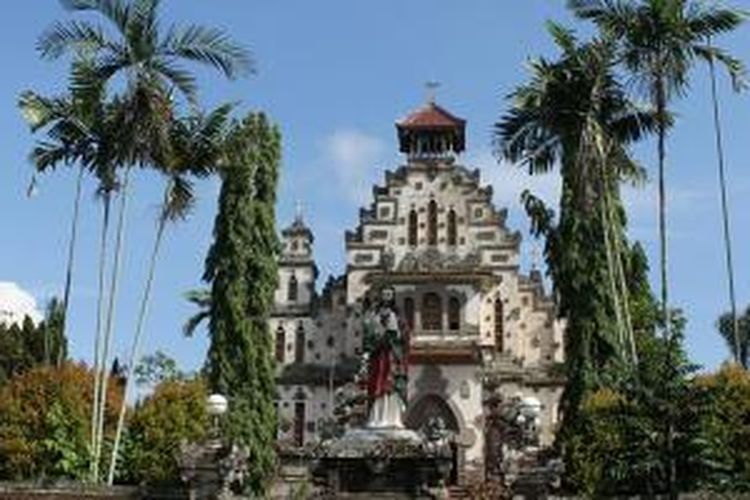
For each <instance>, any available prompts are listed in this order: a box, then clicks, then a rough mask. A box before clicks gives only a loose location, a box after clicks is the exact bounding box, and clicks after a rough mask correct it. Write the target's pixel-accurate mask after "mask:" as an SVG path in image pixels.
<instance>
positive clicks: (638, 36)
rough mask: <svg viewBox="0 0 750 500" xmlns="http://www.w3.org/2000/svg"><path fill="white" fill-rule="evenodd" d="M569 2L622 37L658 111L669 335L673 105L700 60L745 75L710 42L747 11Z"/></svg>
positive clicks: (667, 2)
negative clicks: (668, 181)
mask: <svg viewBox="0 0 750 500" xmlns="http://www.w3.org/2000/svg"><path fill="white" fill-rule="evenodd" d="M568 5H569V7H570V8H571V9H572V10H573V11H574V12H575V14H576V15H577V16H578V17H580V18H583V19H590V20H592V21H594V22H595V23H596V24H597V26H598V27H599V28H600V30H601V31H602V32H603V33H606V34H607V36H609V37H611V38H612V39H613V40H618V41H619V44H620V51H621V54H620V57H621V60H622V63H623V64H624V66H625V68H626V69H627V70H628V72H629V73H630V75H631V76H632V78H633V80H634V82H635V83H636V84H637V86H638V88H639V90H641V91H642V92H643V94H645V96H646V97H647V98H648V99H649V101H650V102H651V103H652V105H653V106H654V108H655V111H656V113H657V136H658V142H657V155H658V164H659V186H658V200H659V242H660V255H659V258H660V282H661V306H662V321H663V323H664V332H665V337H666V338H669V337H670V335H669V330H670V324H669V323H670V322H669V318H668V314H669V312H668V311H669V301H668V299H669V294H668V276H667V254H668V252H667V201H666V175H665V174H666V172H665V166H666V165H665V163H666V154H667V150H666V140H667V131H668V129H669V124H670V118H669V113H668V108H669V104H670V102H671V101H672V100H673V99H674V98H675V97H680V96H682V95H684V94H685V93H686V91H687V87H688V82H689V73H690V70H691V69H692V67H693V65H694V63H695V61H696V59H699V58H700V59H704V60H707V61H709V62H710V61H713V60H714V59H715V60H717V61H719V62H721V63H722V64H723V65H724V66H725V67H726V69H727V70H728V71H729V74H730V75H731V76H732V78H733V79H737V78H739V77H740V76H741V73H742V67H741V65H738V64H737V61H736V60H735V59H734V58H732V57H731V56H729V55H728V54H727V53H726V52H725V51H724V50H722V49H720V48H716V47H712V46H710V45H709V44H708V43H707V42H708V39H709V38H711V37H713V36H716V35H719V34H723V33H727V32H730V31H733V30H734V29H736V28H737V27H738V26H739V25H740V24H741V22H742V14H741V13H740V12H739V11H737V10H733V9H725V8H721V7H717V6H715V5H708V4H706V3H702V2H696V1H692V0H638V1H627V0H568Z"/></svg>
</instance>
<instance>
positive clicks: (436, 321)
mask: <svg viewBox="0 0 750 500" xmlns="http://www.w3.org/2000/svg"><path fill="white" fill-rule="evenodd" d="M422 329H423V330H442V329H443V301H442V299H441V298H440V295H438V294H436V293H432V292H430V293H426V294H424V297H422Z"/></svg>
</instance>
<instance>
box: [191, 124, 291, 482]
mask: <svg viewBox="0 0 750 500" xmlns="http://www.w3.org/2000/svg"><path fill="white" fill-rule="evenodd" d="M225 155H226V158H225V165H224V166H223V169H222V187H221V192H220V194H219V209H218V214H217V216H216V221H215V223H214V242H213V245H212V246H211V249H210V250H209V253H208V256H207V258H206V269H205V274H204V279H205V280H206V281H207V282H208V283H210V285H211V299H210V318H209V327H208V330H209V336H210V346H209V349H208V358H207V360H206V375H207V378H208V383H209V388H210V389H211V390H212V391H217V392H219V393H222V394H225V395H227V396H228V398H229V404H230V407H229V408H230V409H229V414H228V418H227V419H226V422H225V424H226V428H227V430H228V431H229V434H230V436H231V437H232V438H233V439H234V440H235V441H236V442H238V443H240V444H242V445H244V446H246V447H247V448H248V451H249V453H250V457H249V460H248V465H249V467H250V470H249V483H248V487H249V489H250V490H252V491H253V492H254V493H255V494H258V495H260V494H262V492H263V491H264V490H265V488H266V486H267V484H268V481H269V479H270V478H271V475H272V474H273V470H274V466H275V456H274V442H275V439H276V409H275V405H274V396H275V381H274V358H273V350H272V343H271V335H270V332H269V331H268V317H269V315H270V313H271V309H272V305H273V295H274V291H275V289H276V284H277V265H276V258H277V255H278V251H279V242H278V237H277V234H276V224H275V214H274V211H275V202H276V184H277V177H278V169H279V162H280V157H281V136H280V133H279V131H278V129H277V127H276V126H274V125H272V124H271V123H269V121H268V119H267V118H266V117H265V115H263V114H250V115H248V116H247V117H246V118H245V119H244V120H242V121H241V122H236V123H234V124H233V126H232V128H231V129H230V131H229V134H228V137H227V141H226V145H225Z"/></svg>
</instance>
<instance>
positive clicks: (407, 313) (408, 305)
mask: <svg viewBox="0 0 750 500" xmlns="http://www.w3.org/2000/svg"><path fill="white" fill-rule="evenodd" d="M404 321H405V322H406V327H407V328H408V329H409V331H414V299H412V298H411V297H406V298H405V299H404Z"/></svg>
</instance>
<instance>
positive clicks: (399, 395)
mask: <svg viewBox="0 0 750 500" xmlns="http://www.w3.org/2000/svg"><path fill="white" fill-rule="evenodd" d="M363 347H364V351H365V360H366V363H367V366H368V370H367V393H368V399H369V403H370V404H369V413H368V418H367V424H366V427H367V428H369V429H403V428H404V424H403V414H404V411H405V409H406V381H407V378H406V368H407V364H406V356H405V339H404V334H403V332H402V330H401V328H400V327H399V321H398V315H397V313H396V307H395V291H394V290H393V288H384V289H383V290H382V292H381V297H380V301H379V302H378V303H377V304H375V306H374V307H372V308H371V309H370V310H369V311H367V312H366V313H365V318H364V337H363Z"/></svg>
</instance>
